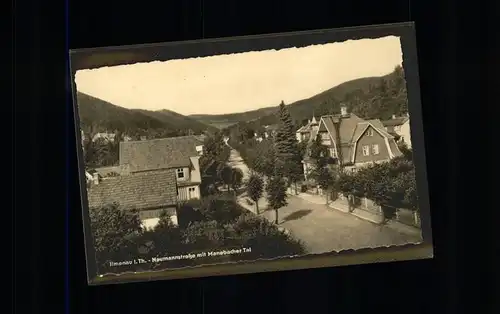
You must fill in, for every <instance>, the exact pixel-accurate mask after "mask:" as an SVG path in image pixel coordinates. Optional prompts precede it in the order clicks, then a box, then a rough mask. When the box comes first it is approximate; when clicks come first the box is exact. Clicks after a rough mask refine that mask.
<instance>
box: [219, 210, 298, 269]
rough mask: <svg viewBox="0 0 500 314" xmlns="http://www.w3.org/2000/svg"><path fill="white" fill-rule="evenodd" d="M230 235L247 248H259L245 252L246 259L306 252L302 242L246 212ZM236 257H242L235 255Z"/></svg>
mask: <svg viewBox="0 0 500 314" xmlns="http://www.w3.org/2000/svg"><path fill="white" fill-rule="evenodd" d="M227 229H228V230H230V237H231V238H233V239H234V242H235V243H238V245H240V246H242V247H246V248H258V249H254V250H252V251H251V252H249V253H244V254H243V255H242V256H244V258H245V259H249V260H256V259H259V258H276V257H282V256H296V255H302V254H305V253H306V249H305V246H304V244H303V243H302V242H300V241H297V240H295V239H293V238H292V237H291V236H290V235H289V234H286V233H285V232H283V231H281V230H279V229H278V228H277V226H276V225H274V224H272V223H271V222H269V221H268V220H267V219H263V218H261V217H259V216H255V215H252V214H246V215H242V216H240V217H239V218H238V219H237V220H236V221H235V222H234V223H233V224H232V225H231V226H228V227H227ZM233 258H234V259H238V260H239V259H241V257H240V256H234V257H233Z"/></svg>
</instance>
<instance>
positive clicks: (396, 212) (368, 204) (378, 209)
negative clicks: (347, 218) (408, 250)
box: [308, 189, 421, 228]
mask: <svg viewBox="0 0 500 314" xmlns="http://www.w3.org/2000/svg"><path fill="white" fill-rule="evenodd" d="M308 192H309V193H312V194H316V195H324V192H323V191H322V190H321V189H318V190H316V189H313V190H309V191H308ZM330 199H331V201H332V202H334V203H336V204H338V205H340V206H341V207H345V208H349V209H350V211H353V210H355V209H358V210H363V211H366V212H368V213H370V214H375V215H377V216H380V217H382V215H384V216H385V217H386V218H389V219H392V220H395V221H398V222H400V223H402V224H405V225H409V226H413V227H418V228H420V226H421V220H420V215H419V213H418V212H417V211H413V210H410V209H406V208H396V207H392V206H383V207H382V206H380V205H377V204H375V202H374V201H372V200H370V199H367V198H366V197H357V196H353V195H350V196H349V197H346V196H344V195H343V194H342V193H336V192H332V195H331V197H330Z"/></svg>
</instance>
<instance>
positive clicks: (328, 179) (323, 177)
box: [309, 134, 337, 203]
mask: <svg viewBox="0 0 500 314" xmlns="http://www.w3.org/2000/svg"><path fill="white" fill-rule="evenodd" d="M310 151H311V156H310V158H311V161H312V169H311V171H310V173H309V177H310V178H312V179H313V180H314V181H316V184H317V185H319V187H320V188H321V189H322V190H323V191H324V192H325V197H326V202H327V203H328V194H329V192H330V190H331V189H332V188H333V187H334V186H335V183H336V178H337V175H336V174H335V172H334V171H333V167H332V166H331V165H330V163H329V161H330V160H331V158H330V157H329V156H328V148H327V147H326V146H324V145H323V144H322V143H321V136H320V135H319V134H318V135H317V136H316V139H315V140H314V141H313V143H312V144H311V147H310Z"/></svg>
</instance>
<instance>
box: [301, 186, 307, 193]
mask: <svg viewBox="0 0 500 314" xmlns="http://www.w3.org/2000/svg"><path fill="white" fill-rule="evenodd" d="M307 190H308V186H307V184H302V185H301V186H300V192H302V193H306V192H307Z"/></svg>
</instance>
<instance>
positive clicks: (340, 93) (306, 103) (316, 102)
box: [188, 73, 392, 128]
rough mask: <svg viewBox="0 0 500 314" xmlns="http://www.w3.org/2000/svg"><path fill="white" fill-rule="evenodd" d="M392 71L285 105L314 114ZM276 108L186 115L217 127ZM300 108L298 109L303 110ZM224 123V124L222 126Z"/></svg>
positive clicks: (244, 119) (253, 118)
mask: <svg viewBox="0 0 500 314" xmlns="http://www.w3.org/2000/svg"><path fill="white" fill-rule="evenodd" d="M391 74H392V73H389V74H386V75H383V76H373V77H363V78H358V79H354V80H350V81H346V82H343V83H340V84H338V85H336V86H334V87H332V88H329V89H327V90H324V91H322V92H320V93H318V94H315V95H313V96H311V97H309V98H305V99H301V100H297V101H295V102H293V103H290V104H288V105H287V107H288V108H289V110H290V113H291V115H292V117H293V118H296V119H300V118H302V114H294V112H295V111H297V108H298V107H311V108H309V109H310V114H309V115H310V116H312V115H313V114H314V112H315V111H317V110H318V109H319V107H320V106H321V104H322V103H323V102H325V101H328V100H330V99H332V98H336V99H342V98H344V96H345V95H346V94H348V93H350V92H354V91H356V90H362V91H366V90H368V89H369V87H370V86H371V85H373V84H375V83H376V82H377V81H379V80H380V79H383V78H387V77H389V76H391ZM277 109H278V105H276V106H269V107H264V108H259V109H255V110H249V111H244V112H238V113H229V114H214V115H210V114H193V115H188V117H190V118H193V119H196V120H197V121H200V122H202V123H205V124H209V125H213V126H222V127H219V128H224V127H229V126H231V125H234V124H237V123H240V122H248V121H253V120H257V119H262V118H265V117H266V116H270V115H274V114H275V113H276V110H277ZM304 110H305V109H303V110H300V111H304ZM223 125H225V126H223Z"/></svg>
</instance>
